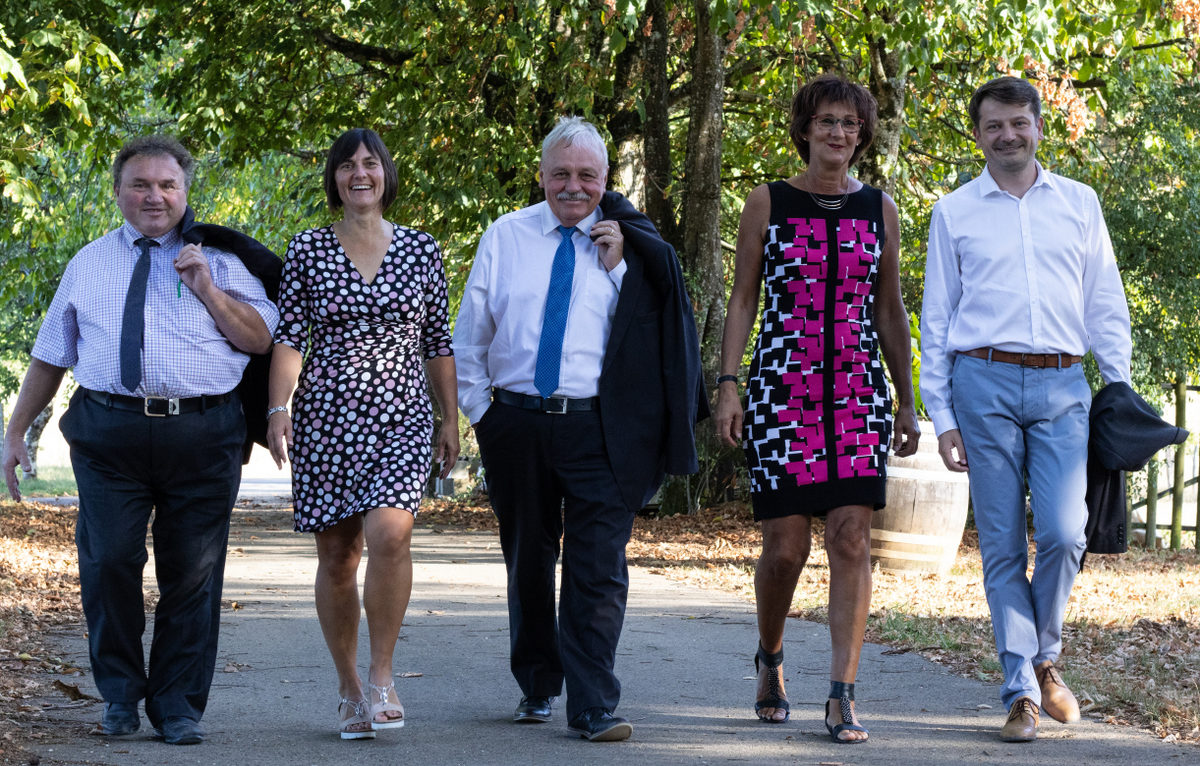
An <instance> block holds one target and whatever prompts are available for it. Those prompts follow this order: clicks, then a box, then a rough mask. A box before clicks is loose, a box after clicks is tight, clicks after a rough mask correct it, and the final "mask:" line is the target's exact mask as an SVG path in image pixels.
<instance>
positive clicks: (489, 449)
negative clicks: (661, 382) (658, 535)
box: [475, 402, 636, 718]
mask: <svg viewBox="0 0 1200 766" xmlns="http://www.w3.org/2000/svg"><path fill="white" fill-rule="evenodd" d="M475 433H476V436H477V438H478V440H479V450H480V453H481V457H482V458H483V466H484V470H485V476H486V478H487V488H488V497H489V499H490V500H491V503H492V508H493V510H494V511H495V513H496V517H497V519H499V521H500V544H501V548H502V549H503V551H504V563H505V564H506V566H507V567H508V620H509V633H510V641H511V651H512V655H511V666H512V673H513V676H514V677H515V678H516V679H517V683H518V684H519V685H520V687H521V692H522V693H523V694H525V695H530V696H557V695H559V694H561V693H562V686H563V680H564V678H565V680H566V687H567V716H568V718H573V717H575V716H576V715H578V714H579V713H581V712H583V711H584V710H586V709H587V708H590V707H604V708H608V709H609V710H613V709H615V708H616V706H617V702H618V701H619V700H620V697H621V682H620V681H619V680H617V677H616V674H615V673H614V672H613V667H614V664H615V662H616V654H617V641H618V640H619V639H620V637H621V627H622V625H623V624H624V621H625V601H626V597H627V596H628V594H629V572H628V570H627V568H626V566H625V545H626V544H627V543H628V542H629V535H630V533H631V532H632V530H633V519H634V510H630V509H629V508H628V507H626V506H625V504H624V503H623V502H622V500H621V495H620V492H618V491H617V478H616V477H615V476H614V475H613V472H612V468H611V467H610V465H609V461H608V456H607V455H606V454H605V450H604V436H603V433H602V432H601V429H600V417H599V414H598V413H596V412H579V413H569V414H566V415H550V414H546V413H542V412H536V411H530V410H523V409H519V408H517V407H511V406H508V405H504V404H500V403H498V402H494V403H493V404H492V406H491V407H490V408H489V409H488V411H487V413H486V414H485V415H484V416H483V418H481V419H480V421H479V423H477V424H476V427H475ZM635 510H636V509H635ZM560 537H561V539H562V593H561V596H560V599H559V608H558V614H557V619H556V614H555V609H554V569H555V564H556V562H557V561H558V557H559V538H560Z"/></svg>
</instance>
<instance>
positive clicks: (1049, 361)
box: [962, 348, 1083, 369]
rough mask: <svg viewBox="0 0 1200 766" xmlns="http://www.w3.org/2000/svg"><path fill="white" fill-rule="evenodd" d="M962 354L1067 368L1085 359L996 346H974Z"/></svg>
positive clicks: (1023, 365)
mask: <svg viewBox="0 0 1200 766" xmlns="http://www.w3.org/2000/svg"><path fill="white" fill-rule="evenodd" d="M962 354H963V355H965V356H972V357H975V358H976V359H987V360H989V361H992V362H1003V363H1005V364H1019V365H1021V366H1022V367H1042V368H1045V367H1057V368H1059V369H1065V368H1067V367H1070V366H1071V365H1073V364H1079V363H1080V362H1082V361H1083V357H1079V356H1074V355H1072V354H1015V353H1013V352H1011V351H997V350H996V349H994V348H973V349H971V350H970V351H963V352H962Z"/></svg>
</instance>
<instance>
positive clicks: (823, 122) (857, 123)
mask: <svg viewBox="0 0 1200 766" xmlns="http://www.w3.org/2000/svg"><path fill="white" fill-rule="evenodd" d="M808 119H809V120H811V121H812V122H814V123H816V126H817V127H818V128H820V129H821V130H823V131H825V132H826V133H832V132H833V129H834V128H836V127H837V126H838V125H841V126H842V130H844V131H845V132H847V133H857V132H858V131H859V130H861V129H862V126H863V121H862V120H860V119H858V118H857V117H847V118H846V119H844V120H839V119H837V118H835V117H809V118H808Z"/></svg>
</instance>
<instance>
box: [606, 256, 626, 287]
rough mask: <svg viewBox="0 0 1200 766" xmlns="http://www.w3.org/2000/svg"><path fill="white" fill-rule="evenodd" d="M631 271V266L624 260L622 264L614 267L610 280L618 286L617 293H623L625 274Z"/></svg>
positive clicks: (610, 273)
mask: <svg viewBox="0 0 1200 766" xmlns="http://www.w3.org/2000/svg"><path fill="white" fill-rule="evenodd" d="M627 271H629V264H628V263H626V262H625V259H624V258H622V259H621V262H620V263H618V264H617V265H616V266H613V268H612V271H610V272H608V278H609V279H611V280H612V283H613V284H614V285H616V286H617V292H620V291H621V284H622V283H623V282H624V281H625V272H627Z"/></svg>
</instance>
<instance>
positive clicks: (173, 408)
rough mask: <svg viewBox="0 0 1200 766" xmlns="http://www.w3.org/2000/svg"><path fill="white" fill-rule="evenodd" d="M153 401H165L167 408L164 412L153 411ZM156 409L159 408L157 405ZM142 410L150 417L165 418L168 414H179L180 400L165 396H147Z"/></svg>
mask: <svg viewBox="0 0 1200 766" xmlns="http://www.w3.org/2000/svg"><path fill="white" fill-rule="evenodd" d="M152 402H165V410H164V411H162V412H151V411H150V407H151V403H152ZM155 409H158V408H157V407H155ZM142 412H143V413H144V414H145V415H146V417H148V418H165V417H166V416H167V415H178V414H179V400H178V399H169V398H167V397H165V396H147V397H146V398H145V399H144V400H143V403H142Z"/></svg>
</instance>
